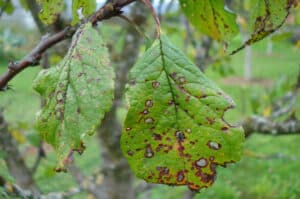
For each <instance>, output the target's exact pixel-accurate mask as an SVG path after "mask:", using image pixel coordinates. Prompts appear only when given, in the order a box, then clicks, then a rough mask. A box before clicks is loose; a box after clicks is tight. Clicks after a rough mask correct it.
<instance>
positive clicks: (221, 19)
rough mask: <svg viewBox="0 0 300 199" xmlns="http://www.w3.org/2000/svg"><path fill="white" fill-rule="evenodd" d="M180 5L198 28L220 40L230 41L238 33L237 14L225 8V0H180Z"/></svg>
mask: <svg viewBox="0 0 300 199" xmlns="http://www.w3.org/2000/svg"><path fill="white" fill-rule="evenodd" d="M180 5H181V8H182V10H183V12H184V13H185V15H186V16H187V18H188V19H189V21H190V22H191V23H192V24H193V25H194V26H195V28H196V29H197V30H199V31H200V32H203V33H204V34H207V35H209V36H210V37H212V38H213V39H216V40H219V41H229V40H230V39H231V38H232V37H234V36H235V35H236V34H237V33H238V26H237V24H236V22H235V19H236V15H235V14H234V13H232V12H229V11H227V10H225V9H224V8H225V5H224V1H223V0H193V1H191V0H180Z"/></svg>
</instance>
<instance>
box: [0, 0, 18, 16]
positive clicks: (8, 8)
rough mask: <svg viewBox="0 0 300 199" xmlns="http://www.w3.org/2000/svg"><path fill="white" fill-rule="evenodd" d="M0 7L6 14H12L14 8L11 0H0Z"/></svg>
mask: <svg viewBox="0 0 300 199" xmlns="http://www.w3.org/2000/svg"><path fill="white" fill-rule="evenodd" d="M0 8H1V10H2V9H3V11H4V12H5V13H6V14H9V15H10V14H12V13H13V12H14V10H15V8H14V6H13V4H12V1H6V0H0Z"/></svg>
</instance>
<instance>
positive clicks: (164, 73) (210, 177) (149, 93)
mask: <svg viewBox="0 0 300 199" xmlns="http://www.w3.org/2000/svg"><path fill="white" fill-rule="evenodd" d="M126 97H127V100H128V106H129V110H128V113H127V117H126V119H125V124H124V131H123V134H122V138H121V147H122V151H123V153H124V154H125V156H126V158H127V159H128V161H129V164H130V167H131V169H132V170H133V172H134V173H135V174H136V175H137V176H138V177H140V178H143V179H145V180H146V181H148V182H151V183H162V184H168V185H187V186H188V187H189V188H190V189H192V190H199V189H200V188H202V187H208V186H210V185H211V184H212V183H213V182H214V181H215V178H216V166H217V165H225V164H226V163H229V162H235V161H238V160H239V159H240V158H241V154H242V142H243V140H244V135H243V130H242V128H241V127H233V126H231V125H229V124H228V123H227V122H225V120H224V119H223V116H224V113H225V111H227V110H228V109H230V108H233V106H234V103H233V101H232V100H231V99H230V98H229V97H228V96H227V95H226V94H224V93H223V91H222V90H220V89H219V88H218V87H217V86H216V85H215V84H214V83H213V82H212V81H210V80H209V79H207V78H206V77H205V76H204V75H203V73H202V72H201V71H200V70H199V69H198V68H197V67H196V66H195V65H194V64H193V63H191V62H190V61H189V60H188V59H187V58H186V57H185V55H184V54H182V53H181V52H180V51H179V50H178V49H177V48H175V47H173V46H172V45H171V44H170V43H169V42H168V40H167V39H166V38H161V40H157V41H156V42H155V43H154V44H153V45H152V47H151V48H149V49H148V50H147V51H146V52H145V54H144V55H143V56H142V57H141V58H140V59H139V60H138V62H137V63H136V65H135V66H134V67H133V68H132V70H131V72H130V77H129V84H128V90H127V93H126Z"/></svg>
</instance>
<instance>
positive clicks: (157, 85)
mask: <svg viewBox="0 0 300 199" xmlns="http://www.w3.org/2000/svg"><path fill="white" fill-rule="evenodd" d="M159 86H160V83H159V82H158V81H154V82H152V87H153V88H158V87H159Z"/></svg>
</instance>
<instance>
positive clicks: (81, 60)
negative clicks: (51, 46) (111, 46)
mask: <svg viewBox="0 0 300 199" xmlns="http://www.w3.org/2000/svg"><path fill="white" fill-rule="evenodd" d="M34 89H35V90H36V91H38V92H39V93H40V94H41V95H42V96H43V97H44V98H45V99H46V100H47V102H46V104H45V106H44V108H43V110H42V111H41V112H40V113H39V115H38V119H37V129H38V131H39V132H40V133H41V135H42V137H43V138H44V139H45V140H46V141H47V142H48V143H50V144H51V145H53V147H54V148H55V149H56V150H57V152H58V160H59V166H60V167H63V166H64V162H63V160H64V158H65V157H66V156H67V155H68V153H69V152H70V151H78V152H80V153H81V152H83V150H84V145H83V138H84V137H85V136H86V135H91V134H93V133H94V131H95V128H96V127H97V125H98V124H99V123H100V121H101V120H102V119H103V117H104V113H105V112H106V111H108V110H109V109H110V107H111V105H112V100H113V89H114V72H113V68H112V67H111V66H110V62H109V58H108V51H107V49H106V46H105V43H104V42H103V40H102V38H101V37H100V35H99V34H98V32H97V31H96V30H94V29H93V28H92V26H91V24H90V23H88V24H86V25H85V26H83V27H81V28H80V29H79V30H78V31H77V32H76V34H75V35H74V36H73V41H72V44H71V47H70V49H69V52H68V54H67V55H66V57H65V58H64V59H63V60H62V62H61V63H60V64H59V65H58V66H56V67H53V68H50V69H48V70H43V71H41V72H40V74H39V75H38V77H37V78H36V80H35V82H34Z"/></svg>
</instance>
